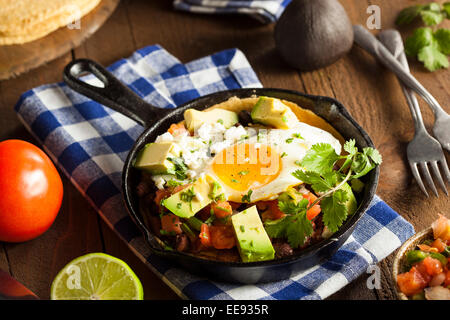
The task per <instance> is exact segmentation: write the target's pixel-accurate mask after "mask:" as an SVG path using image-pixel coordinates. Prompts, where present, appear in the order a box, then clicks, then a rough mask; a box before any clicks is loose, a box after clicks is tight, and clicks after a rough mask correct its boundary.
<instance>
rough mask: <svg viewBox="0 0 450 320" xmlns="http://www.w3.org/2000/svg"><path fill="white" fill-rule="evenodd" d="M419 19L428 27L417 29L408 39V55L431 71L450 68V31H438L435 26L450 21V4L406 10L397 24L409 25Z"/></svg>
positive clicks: (418, 6) (430, 5)
mask: <svg viewBox="0 0 450 320" xmlns="http://www.w3.org/2000/svg"><path fill="white" fill-rule="evenodd" d="M419 17H420V18H421V20H422V22H423V23H424V24H425V25H426V26H427V27H422V28H418V29H416V30H415V31H414V33H413V34H412V35H411V36H409V37H408V38H407V39H406V41H405V52H406V54H407V55H408V56H411V57H417V59H418V60H419V61H421V62H422V63H423V64H424V66H425V68H427V69H428V70H430V71H435V70H437V69H440V68H448V67H449V61H448V57H447V56H448V55H450V29H447V28H440V29H436V28H435V27H434V26H436V25H438V24H440V23H442V22H443V21H444V20H445V19H450V2H446V3H444V4H443V5H442V6H441V5H440V4H439V3H436V2H432V3H428V4H425V5H415V6H411V7H408V8H405V9H403V10H402V11H401V12H400V14H399V15H398V17H397V20H396V23H397V24H398V25H405V24H409V23H411V22H413V21H414V20H416V19H417V18H419ZM432 28H433V29H432Z"/></svg>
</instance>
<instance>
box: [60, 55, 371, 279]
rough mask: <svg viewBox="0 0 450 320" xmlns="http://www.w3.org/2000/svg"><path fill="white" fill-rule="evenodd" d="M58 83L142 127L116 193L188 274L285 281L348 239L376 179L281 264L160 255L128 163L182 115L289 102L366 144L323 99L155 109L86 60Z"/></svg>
mask: <svg viewBox="0 0 450 320" xmlns="http://www.w3.org/2000/svg"><path fill="white" fill-rule="evenodd" d="M86 73H92V74H94V75H95V76H96V77H97V78H98V79H99V80H100V81H101V82H102V83H103V85H104V87H103V88H100V87H95V86H92V85H89V84H87V83H86V82H83V81H81V80H79V79H78V77H80V76H81V75H83V74H86ZM64 81H65V82H66V83H67V85H68V86H69V87H70V88H72V89H73V90H75V91H77V92H79V93H81V94H83V95H85V96H87V97H89V98H91V99H93V100H95V101H97V102H99V103H101V104H103V105H105V106H108V107H110V108H112V109H114V110H116V111H118V112H120V113H122V114H124V115H126V116H128V117H130V118H131V119H133V120H135V121H137V122H138V123H139V124H141V125H143V126H144V127H145V128H146V129H145V131H144V132H143V133H142V134H141V136H140V137H139V138H138V139H137V141H136V142H135V144H134V146H133V148H132V149H131V151H130V152H129V154H128V157H127V159H126V161H125V165H124V168H123V173H122V192H123V197H124V200H125V203H126V207H127V209H128V211H129V214H130V215H131V217H132V218H133V220H134V222H135V223H136V225H137V226H138V227H139V229H140V230H141V231H142V233H143V235H144V237H145V239H146V240H147V242H148V244H149V246H150V248H151V251H152V252H153V253H154V254H156V255H158V256H162V257H165V258H168V259H171V260H174V261H175V262H177V263H178V264H179V265H181V266H182V267H184V268H186V269H187V270H189V271H191V272H193V273H196V274H199V275H202V276H208V277H210V278H212V279H215V280H221V281H228V282H239V283H261V282H270V281H277V280H282V279H287V278H289V277H290V276H292V275H294V274H296V273H298V272H299V271H301V270H304V269H306V268H309V267H311V266H314V265H317V264H319V263H322V262H323V261H324V260H326V259H328V258H330V257H331V256H332V255H333V254H334V253H335V251H336V250H337V249H338V248H339V247H340V246H342V244H343V243H344V242H345V241H346V240H347V238H348V237H349V236H350V234H351V233H352V231H353V229H354V228H355V225H356V223H357V222H358V220H359V219H360V218H361V217H362V215H363V214H364V212H365V211H366V209H367V208H368V206H369V204H370V202H371V201H372V199H373V197H374V195H375V190H376V187H377V183H378V177H379V168H378V167H377V168H376V169H375V170H372V171H371V172H370V174H369V175H367V176H366V177H364V178H365V179H364V182H365V189H364V191H363V193H362V195H361V196H360V197H359V199H358V200H359V201H358V203H359V207H358V209H357V211H356V212H355V213H354V214H353V215H352V216H351V217H349V218H348V219H347V221H346V222H345V223H344V224H343V225H342V227H341V228H340V229H339V231H338V232H336V233H335V234H334V235H333V236H332V237H331V238H330V239H327V240H323V241H321V242H319V243H316V244H314V245H312V246H310V247H307V248H306V249H305V250H303V251H301V252H300V253H298V254H295V255H292V256H289V257H285V258H282V259H276V260H271V261H263V262H251V263H242V262H221V261H213V260H206V259H204V258H200V257H196V256H193V255H190V254H186V253H180V252H175V251H165V250H163V248H162V246H161V245H160V243H161V242H160V241H159V239H158V238H157V237H156V236H155V235H153V234H152V233H151V231H150V230H149V229H148V228H147V227H146V226H145V224H144V223H143V218H142V215H141V213H140V212H139V202H138V197H137V195H136V193H135V189H136V188H135V187H136V185H137V183H138V179H139V172H138V171H137V170H136V169H134V168H133V166H132V163H133V159H134V158H135V157H136V155H137V152H138V151H139V150H140V149H141V148H142V147H143V146H144V145H145V144H146V143H149V142H153V141H154V140H155V139H156V137H157V136H158V135H160V134H162V133H164V132H166V131H167V129H168V128H169V126H170V125H171V124H172V123H177V122H179V121H182V120H183V112H184V111H185V110H186V109H189V108H194V109H197V110H203V109H206V108H208V107H210V106H213V105H215V104H217V103H220V102H223V101H226V100H228V99H229V98H230V97H234V96H236V97H238V98H247V97H251V96H253V95H257V96H270V97H274V98H280V99H285V100H288V101H292V102H294V103H297V104H298V105H300V106H302V107H303V108H306V109H310V110H312V111H313V112H314V113H316V114H317V115H319V116H321V117H322V118H324V119H325V120H327V121H328V122H329V123H330V124H331V125H332V126H333V127H334V128H335V129H337V130H338V131H339V132H340V133H341V135H342V136H343V137H344V138H345V139H346V140H348V139H350V138H354V139H355V140H356V144H357V146H358V147H359V148H364V147H374V145H373V143H372V141H371V140H370V138H369V136H368V135H367V133H366V132H365V131H364V130H363V129H362V128H361V127H360V126H359V125H358V124H357V123H356V122H355V121H354V120H353V118H352V117H351V116H350V114H349V113H348V112H347V110H346V109H345V108H344V107H343V106H342V105H341V103H339V102H338V101H336V100H335V99H332V98H328V97H320V96H311V95H307V94H303V93H300V92H297V91H292V90H284V89H260V88H257V89H236V90H228V91H221V92H216V93H213V94H210V95H207V96H204V97H200V98H197V99H194V100H192V101H190V102H187V103H185V104H183V105H181V106H180V107H178V108H176V109H161V108H157V107H154V106H152V105H150V104H148V103H147V102H145V101H144V100H143V99H141V98H140V97H138V96H137V95H136V94H135V93H134V92H133V91H132V90H130V89H129V88H128V87H126V86H125V85H123V84H122V83H121V82H120V81H119V80H118V79H116V78H115V77H114V76H113V75H112V74H111V73H109V72H108V71H107V70H105V69H104V68H103V67H102V66H100V65H98V64H97V63H95V62H94V61H91V60H87V59H79V60H74V61H72V62H71V63H69V64H68V65H67V66H66V68H65V70H64Z"/></svg>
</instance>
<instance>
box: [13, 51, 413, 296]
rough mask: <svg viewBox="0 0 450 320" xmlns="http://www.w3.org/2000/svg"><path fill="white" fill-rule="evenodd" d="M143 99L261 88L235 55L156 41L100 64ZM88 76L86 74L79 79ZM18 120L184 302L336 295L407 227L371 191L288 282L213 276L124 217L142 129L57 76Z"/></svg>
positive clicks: (172, 101) (168, 100)
mask: <svg viewBox="0 0 450 320" xmlns="http://www.w3.org/2000/svg"><path fill="white" fill-rule="evenodd" d="M108 69H109V70H110V71H111V72H112V73H113V74H114V75H115V76H116V77H118V78H119V79H120V80H121V81H123V82H124V83H125V84H127V85H128V86H129V87H130V88H131V89H132V90H134V91H135V92H136V93H138V94H139V95H140V96H141V97H143V98H144V99H145V100H147V101H148V102H150V103H151V104H153V105H156V106H159V107H161V108H175V107H176V106H177V105H180V104H182V103H184V102H186V101H188V100H191V99H194V98H197V97H200V96H202V95H205V94H208V93H211V92H214V91H219V90H226V89H234V88H244V87H245V88H249V87H261V83H260V82H259V80H258V78H257V77H256V75H255V73H254V72H253V70H252V68H251V66H250V64H249V63H248V61H247V59H246V57H245V56H244V54H243V53H242V52H241V51H239V50H237V49H231V50H225V51H222V52H219V53H216V54H213V55H211V56H208V57H205V58H201V59H199V60H195V61H192V62H190V63H187V64H181V63H180V62H179V61H178V60H177V59H176V58H175V57H173V56H172V55H170V54H169V53H168V52H167V51H165V50H164V49H163V48H161V47H160V46H149V47H146V48H143V49H141V50H138V51H136V52H135V53H134V54H133V55H132V56H131V57H130V58H128V59H123V60H120V61H118V62H116V63H114V64H113V65H111V66H110V67H109V68H108ZM86 79H87V81H88V82H91V83H92V82H93V81H92V79H91V78H86ZM15 109H16V111H17V114H18V116H19V118H20V119H21V120H22V122H23V124H24V125H25V126H26V127H27V128H28V129H29V130H30V132H31V133H32V134H33V135H34V136H35V137H36V138H37V139H38V140H39V141H40V142H41V143H42V145H43V146H44V148H45V150H46V151H47V153H48V154H49V155H50V156H51V157H52V159H53V161H54V162H55V163H57V165H58V166H59V168H60V169H61V170H62V171H63V172H64V173H65V174H66V175H67V177H68V178H69V179H70V181H71V182H72V183H73V184H74V185H75V186H76V187H77V188H78V190H79V191H80V192H81V193H82V194H83V195H84V196H85V197H86V199H88V201H89V202H90V203H91V204H92V205H93V206H94V207H95V209H96V210H97V211H98V213H99V214H100V215H101V216H102V218H103V219H104V221H105V222H106V223H107V224H108V225H109V226H110V227H111V228H112V229H113V230H114V231H115V232H116V233H117V235H118V236H120V237H121V238H122V239H123V240H124V241H125V242H126V243H127V244H128V246H129V247H130V249H131V250H133V252H134V253H135V254H136V255H137V256H139V257H140V258H141V259H142V260H143V261H144V262H145V263H146V264H147V265H148V267H149V268H150V269H151V270H152V271H154V272H155V273H156V274H157V275H158V276H160V277H161V278H162V279H163V280H164V281H165V282H166V283H167V284H168V285H169V286H170V287H171V288H172V289H173V290H174V291H175V292H177V293H178V294H179V295H180V296H181V297H184V298H190V299H301V298H303V299H320V298H325V297H327V296H329V295H331V294H332V293H334V292H336V291H337V290H339V289H340V288H342V287H343V286H345V285H346V284H348V283H349V282H350V281H352V280H353V279H355V278H357V277H358V276H359V275H360V274H362V273H364V272H366V269H367V267H368V266H369V265H371V264H374V263H377V262H378V261H380V260H381V259H383V258H384V257H386V256H387V255H389V254H390V253H391V252H392V251H393V250H394V249H396V248H397V247H398V246H400V244H401V243H402V242H403V241H405V240H406V239H407V238H409V237H410V236H411V235H412V234H413V233H414V230H413V228H412V226H411V225H410V224H409V223H407V222H406V221H405V220H404V219H403V218H401V217H400V216H399V215H398V214H397V213H395V212H394V211H393V210H392V209H391V208H389V207H388V206H387V205H386V204H385V203H384V202H383V201H381V200H380V199H379V198H378V197H376V198H375V200H374V201H373V203H372V204H371V207H370V209H369V210H368V211H367V213H366V214H365V215H364V217H363V218H362V219H361V220H360V222H359V223H358V225H357V227H356V229H355V231H354V233H353V234H352V236H351V237H350V238H349V239H348V241H347V242H346V243H345V244H344V246H343V247H342V248H341V249H340V250H339V251H338V252H337V253H336V254H335V255H334V256H333V258H332V259H330V260H329V261H327V262H326V263H324V264H322V265H318V266H315V267H313V268H311V269H309V270H307V271H305V272H303V273H302V274H297V275H293V276H292V278H291V279H289V280H284V281H280V282H276V283H268V284H260V285H238V284H228V283H219V282H213V281H210V280H207V279H205V278H201V277H198V276H195V275H192V274H190V273H188V272H186V271H184V270H182V269H179V268H178V267H177V266H175V265H174V264H172V262H169V261H167V260H165V259H163V258H160V257H158V256H155V255H152V254H151V253H150V250H149V247H148V246H147V244H146V242H145V241H144V238H143V237H142V235H141V234H140V232H139V231H138V229H137V227H136V226H135V225H134V224H133V222H132V220H131V218H130V217H129V216H128V215H127V211H126V209H125V206H124V202H123V200H122V195H121V191H120V190H121V174H122V172H121V171H122V166H123V164H124V161H125V158H126V155H127V153H128V151H129V150H130V148H131V147H132V145H133V142H134V141H135V140H136V138H137V137H138V136H139V134H140V133H141V132H142V131H143V128H142V127H141V126H139V125H137V124H136V123H135V122H133V121H132V120H130V119H128V118H126V117H125V116H123V115H121V114H119V113H117V112H115V111H112V110H111V109H109V108H107V107H104V106H102V105H100V104H98V103H96V102H93V101H91V100H89V99H88V98H86V97H84V96H82V95H80V94H77V93H75V92H74V91H72V90H71V89H70V88H69V87H67V85H65V84H64V83H56V84H50V85H44V86H41V87H38V88H35V89H32V90H30V91H28V92H26V93H24V94H23V95H22V97H21V98H20V100H19V102H18V103H17V105H16V107H15Z"/></svg>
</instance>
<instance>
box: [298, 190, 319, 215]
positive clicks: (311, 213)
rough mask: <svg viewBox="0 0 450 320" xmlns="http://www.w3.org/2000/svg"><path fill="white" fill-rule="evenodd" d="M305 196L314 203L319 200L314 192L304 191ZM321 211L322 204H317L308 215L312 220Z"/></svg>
mask: <svg viewBox="0 0 450 320" xmlns="http://www.w3.org/2000/svg"><path fill="white" fill-rule="evenodd" d="M303 198H305V199H308V202H309V204H312V203H313V202H314V201H316V200H317V197H316V196H315V195H314V194H313V193H312V192H310V193H304V194H303ZM321 211H322V209H321V208H320V205H319V204H316V205H314V206H313V207H312V208H311V209H309V210H308V211H307V212H306V217H307V218H308V220H312V219H314V218H315V217H317V216H318V215H319V213H320V212H321Z"/></svg>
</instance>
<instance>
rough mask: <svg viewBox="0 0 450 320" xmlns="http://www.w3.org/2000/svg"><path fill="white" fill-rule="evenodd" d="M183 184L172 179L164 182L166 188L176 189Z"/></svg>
mask: <svg viewBox="0 0 450 320" xmlns="http://www.w3.org/2000/svg"><path fill="white" fill-rule="evenodd" d="M182 184H183V183H182V182H180V181H177V180H174V179H170V180H169V181H167V182H166V185H167V186H168V187H177V186H181V185H182Z"/></svg>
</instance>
